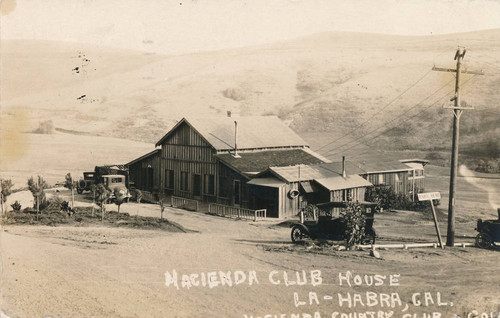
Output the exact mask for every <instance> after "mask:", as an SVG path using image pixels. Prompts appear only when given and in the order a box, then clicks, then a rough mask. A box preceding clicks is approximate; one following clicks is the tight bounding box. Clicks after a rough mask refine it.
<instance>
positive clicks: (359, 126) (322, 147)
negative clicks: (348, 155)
mask: <svg viewBox="0 0 500 318" xmlns="http://www.w3.org/2000/svg"><path fill="white" fill-rule="evenodd" d="M431 72H432V69H431V70H429V71H428V72H427V73H425V74H424V75H423V76H422V77H420V78H419V79H418V80H417V81H416V82H414V83H413V84H411V85H410V86H409V87H408V88H407V89H405V90H404V91H403V92H402V93H400V94H399V95H398V96H396V97H395V98H394V99H392V100H391V101H390V102H389V103H388V104H387V105H385V106H384V107H382V108H381V109H379V110H378V111H377V112H375V114H374V115H377V114H379V113H381V112H382V111H383V110H385V109H386V108H387V107H389V106H390V105H392V104H393V103H394V102H395V101H396V100H398V99H399V98H400V97H401V96H403V95H404V94H406V93H407V92H408V91H409V90H410V89H412V88H413V87H415V86H416V85H417V84H418V83H420V82H421V81H422V80H423V79H424V78H425V77H426V76H427V75H429V74H430V73H431ZM372 118H373V116H372ZM372 118H370V119H367V120H366V121H364V122H363V123H361V124H359V125H357V126H356V127H355V128H354V129H353V130H351V131H350V132H348V133H347V134H344V135H343V136H341V137H339V138H337V139H335V140H333V141H330V142H328V143H326V144H325V145H323V146H321V147H320V148H318V149H316V151H317V152H319V151H320V150H322V149H324V148H325V147H327V146H329V145H331V144H333V143H335V142H337V141H339V140H341V139H343V138H345V137H347V136H349V135H350V134H352V133H353V132H354V131H356V130H358V129H359V128H361V127H362V126H364V125H365V124H367V123H368V122H370V120H371V119H372Z"/></svg>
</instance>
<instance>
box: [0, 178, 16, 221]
mask: <svg viewBox="0 0 500 318" xmlns="http://www.w3.org/2000/svg"><path fill="white" fill-rule="evenodd" d="M13 186H14V184H13V183H12V180H10V179H5V180H1V179H0V205H1V206H2V215H4V213H7V206H5V211H4V207H3V206H4V204H5V203H6V202H7V197H8V196H9V195H11V193H12V187H13Z"/></svg>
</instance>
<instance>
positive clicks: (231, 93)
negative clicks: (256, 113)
mask: <svg viewBox="0 0 500 318" xmlns="http://www.w3.org/2000/svg"><path fill="white" fill-rule="evenodd" d="M222 95H223V96H224V97H226V98H229V99H232V100H234V101H237V102H238V101H241V100H244V99H245V98H246V96H245V92H243V90H241V89H240V88H226V89H225V90H224V91H222Z"/></svg>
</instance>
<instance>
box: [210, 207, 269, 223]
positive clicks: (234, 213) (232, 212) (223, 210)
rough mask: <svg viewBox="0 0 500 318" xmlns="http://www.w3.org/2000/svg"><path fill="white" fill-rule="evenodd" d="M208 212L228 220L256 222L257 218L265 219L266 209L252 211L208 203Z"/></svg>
mask: <svg viewBox="0 0 500 318" xmlns="http://www.w3.org/2000/svg"><path fill="white" fill-rule="evenodd" d="M208 212H210V213H213V214H215V215H220V216H224V217H228V218H239V219H247V220H253V221H257V219H258V218H259V219H265V218H266V216H267V210H266V209H260V210H252V209H245V208H239V207H234V206H229V205H222V204H217V203H210V204H209V205H208Z"/></svg>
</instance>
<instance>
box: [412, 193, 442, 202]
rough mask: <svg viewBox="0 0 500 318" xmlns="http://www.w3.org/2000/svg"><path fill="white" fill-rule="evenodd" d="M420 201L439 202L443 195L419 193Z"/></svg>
mask: <svg viewBox="0 0 500 318" xmlns="http://www.w3.org/2000/svg"><path fill="white" fill-rule="evenodd" d="M417 195H418V200H419V201H429V200H439V199H441V193H439V192H427V193H417Z"/></svg>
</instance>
